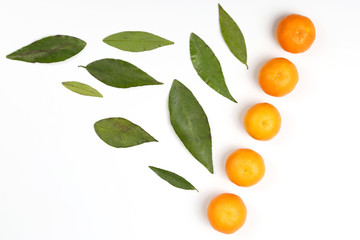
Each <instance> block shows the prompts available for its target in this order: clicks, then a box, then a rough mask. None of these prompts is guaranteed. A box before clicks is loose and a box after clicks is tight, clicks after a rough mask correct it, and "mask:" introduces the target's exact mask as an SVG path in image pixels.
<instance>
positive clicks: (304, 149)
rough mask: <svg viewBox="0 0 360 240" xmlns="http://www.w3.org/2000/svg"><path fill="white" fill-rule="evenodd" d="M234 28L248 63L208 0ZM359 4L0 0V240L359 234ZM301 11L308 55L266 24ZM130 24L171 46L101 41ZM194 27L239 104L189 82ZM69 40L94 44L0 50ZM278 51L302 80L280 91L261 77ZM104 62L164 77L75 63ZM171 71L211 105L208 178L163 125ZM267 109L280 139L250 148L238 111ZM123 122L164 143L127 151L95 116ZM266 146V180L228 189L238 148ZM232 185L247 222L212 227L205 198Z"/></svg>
mask: <svg viewBox="0 0 360 240" xmlns="http://www.w3.org/2000/svg"><path fill="white" fill-rule="evenodd" d="M218 2H220V3H221V4H222V6H223V8H224V9H225V10H226V11H227V12H228V13H229V14H230V15H231V16H232V17H233V18H234V20H235V21H236V22H237V23H238V25H239V26H240V28H241V30H242V32H243V34H244V36H245V38H246V44H247V49H248V64H249V67H250V69H249V70H246V68H245V66H244V65H242V64H241V63H240V62H239V61H238V60H237V59H236V58H235V57H234V56H233V55H232V54H231V52H230V51H229V49H228V48H227V46H226V45H225V43H224V41H223V39H222V36H221V34H220V30H219V24H218V9H217V3H218ZM359 11H360V4H359V2H358V1H356V0H352V1H350V0H342V1H314V0H304V1H288V0H283V1H281V0H276V1H265V0H264V1H240V0H221V1H214V0H206V1H205V0H203V1H194V0H191V1H190V0H182V1H169V0H161V1H160V0H157V1H155V0H152V1H150V0H142V1H141V0H132V1H124V0H116V1H115V0H113V1H111V0H102V1H89V0H87V1H82V0H81V1H76V0H62V1H45V0H32V1H10V0H5V1H4V0H3V1H2V4H1V8H0V22H1V39H0V43H1V47H0V71H1V77H0V78H1V79H0V81H1V86H0V104H1V118H0V239H1V240H63V239H67V240H79V239H86V240H97V239H106V240H113V239H127V240H132V239H159V240H165V239H166V240H167V239H172V240H180V239H181V240H183V239H209V240H210V239H217V240H218V239H246V240H250V239H293V240H295V239H347V240H350V239H360V230H359V222H360V217H359V216H360V205H359V202H360V197H359V183H360V174H359V167H360V156H359V151H358V149H359V140H358V136H359V134H360V124H359V114H358V112H359V103H360V94H359V88H360V79H359V70H358V69H359V60H358V59H359V54H360V47H359V46H360V44H359V39H360V38H359V37H360V34H359V32H360V31H359V23H360V15H359ZM290 13H298V14H303V15H306V16H308V17H309V18H310V19H311V20H312V21H313V22H314V24H315V26H316V31H317V36H316V40H315V42H314V44H313V46H312V47H311V49H310V50H309V51H307V52H306V53H303V54H297V55H294V54H290V53H287V52H285V51H284V50H282V49H281V48H280V46H279V45H278V44H277V42H276V40H275V37H274V32H275V26H276V23H277V22H278V21H279V19H280V18H282V17H283V16H285V15H287V14H290ZM126 30H142V31H148V32H151V33H154V34H157V35H160V36H162V37H165V38H167V39H169V40H172V41H174V42H175V45H172V46H166V47H163V48H159V49H156V50H153V51H149V52H143V53H129V52H124V51H120V50H118V49H115V48H113V47H110V46H108V45H106V44H104V43H103V42H102V39H103V38H104V37H106V36H108V35H110V34H113V33H117V32H120V31H126ZM191 32H194V33H196V34H198V35H199V36H200V37H201V38H202V39H203V40H204V41H205V42H206V43H207V44H208V45H209V46H210V47H211V48H212V49H213V51H214V52H215V54H216V55H217V57H218V58H219V60H220V62H221V64H222V68H223V72H224V75H225V78H226V83H227V85H228V87H229V89H230V92H231V93H232V95H233V96H234V97H235V99H237V101H238V104H234V103H233V102H231V101H229V100H228V99H226V98H224V97H222V96H221V95H219V94H217V93H216V92H215V91H213V90H212V89H211V88H209V87H208V86H207V85H206V84H205V83H204V82H202V80H201V79H200V78H199V77H198V76H197V74H196V72H195V70H194V69H193V67H192V64H191V61H190V57H189V46H188V41H189V36H190V33H191ZM55 34H66V35H71V36H76V37H79V38H81V39H83V40H85V41H86V42H87V46H86V48H85V49H84V50H83V51H82V52H81V53H80V54H79V55H77V56H76V57H74V58H71V59H69V60H67V61H65V62H62V63H57V64H30V63H25V62H20V61H12V60H8V59H6V57H5V56H6V55H7V54H9V53H11V52H13V51H15V50H17V49H19V48H20V47H23V46H25V45H27V44H29V43H31V42H33V41H35V40H38V39H40V38H42V37H45V36H49V35H55ZM273 57H286V58H288V59H289V60H291V61H292V62H293V63H294V64H295V65H296V66H297V68H298V71H299V75H300V80H299V83H298V85H297V87H296V88H295V90H294V91H293V92H292V93H291V94H290V95H288V96H285V97H282V98H274V97H271V96H268V95H266V94H265V93H264V92H262V90H261V88H260V87H259V86H258V84H257V72H258V70H259V68H260V67H261V65H262V64H263V63H264V62H266V61H267V60H269V59H270V58H273ZM101 58H118V59H122V60H125V61H129V62H131V63H133V64H135V65H136V66H138V67H139V68H141V69H143V70H144V71H145V72H147V73H148V74H150V75H151V76H153V77H154V78H155V79H157V80H158V81H161V82H164V83H165V84H164V85H161V86H146V87H138V88H132V89H116V88H111V87H109V86H106V85H104V84H102V83H101V82H99V81H97V80H96V79H95V78H93V77H92V76H91V75H90V74H89V73H87V72H86V70H85V69H83V68H78V67H77V66H78V65H86V64H88V63H90V62H92V61H95V60H98V59H101ZM173 79H178V80H180V81H181V82H183V83H184V84H185V85H186V86H187V87H188V88H189V89H191V91H192V92H193V93H194V95H195V96H196V97H197V99H198V101H199V102H200V103H201V105H202V106H203V108H204V110H205V112H206V113H207V115H208V118H209V122H210V126H211V130H212V136H213V158H214V169H215V174H214V175H211V174H210V173H209V172H207V170H206V169H205V168H204V167H203V166H202V165H201V164H199V163H198V162H197V161H196V160H195V159H194V158H193V157H192V156H191V155H190V154H189V153H188V152H187V150H186V149H185V147H184V146H183V145H182V143H181V142H180V140H179V139H178V138H177V136H176V135H175V133H174V131H173V129H172V127H171V125H170V123H169V114H168V109H167V98H168V93H169V89H170V87H171V83H172V81H173ZM63 81H80V82H83V83H87V84H89V85H91V86H93V87H95V88H96V89H97V90H99V91H100V92H101V93H102V94H103V95H104V98H103V99H100V98H91V97H85V96H81V95H77V94H75V93H73V92H70V91H69V90H67V89H65V88H64V87H63V86H62V85H61V82H63ZM258 102H269V103H271V104H273V105H275V106H276V107H277V108H278V109H279V111H280V113H281V115H282V120H283V121H282V128H281V131H280V133H279V134H278V135H277V136H276V137H275V138H274V139H272V140H270V141H267V142H259V141H256V140H254V139H252V138H251V137H249V136H248V135H247V134H246V132H245V131H244V127H243V125H242V117H243V115H244V112H245V111H246V110H247V109H248V108H249V107H250V106H251V105H252V104H255V103H258ZM107 117H124V118H127V119H129V120H130V121H132V122H134V123H136V124H138V125H140V126H141V127H143V128H144V129H145V130H147V131H148V132H149V133H150V134H151V135H153V136H154V137H155V138H156V139H158V140H159V142H158V143H146V144H143V145H140V146H136V147H132V148H128V149H116V148H112V147H110V146H108V145H106V144H105V143H103V142H102V141H101V140H100V139H99V138H98V137H97V135H96V134H95V132H94V130H93V124H94V123H95V122H96V121H98V120H100V119H103V118H107ZM241 147H247V148H251V149H253V150H255V151H257V152H258V153H260V154H261V155H262V156H263V158H264V160H265V164H266V174H265V177H264V178H263V179H262V181H261V182H260V183H258V184H257V185H255V186H253V187H250V188H241V187H237V186H235V185H234V184H232V183H231V182H230V181H229V180H228V179H227V177H226V174H225V171H224V164H225V160H226V158H227V156H228V155H229V154H230V153H231V152H232V151H233V150H235V149H237V148H241ZM149 165H154V166H157V167H160V168H165V169H168V170H171V171H174V172H176V173H178V174H180V175H182V176H183V177H185V178H186V179H187V180H189V181H190V182H191V183H193V184H194V185H195V186H196V187H197V188H198V189H199V190H200V192H199V193H197V192H196V191H184V190H181V189H177V188H174V187H172V186H170V185H168V184H167V183H166V182H165V181H163V180H161V179H160V178H159V177H157V176H156V175H155V174H154V173H153V172H152V171H151V170H150V169H148V166H149ZM223 192H231V193H235V194H238V195H239V196H240V197H241V198H242V199H243V200H244V202H245V204H246V206H247V209H248V218H247V221H246V223H245V225H244V226H243V228H241V230H239V231H238V232H236V233H235V234H232V235H224V234H221V233H218V232H216V231H215V230H213V229H212V228H211V226H210V225H209V223H208V221H207V218H206V208H207V204H208V203H209V201H210V199H211V198H212V197H214V196H216V195H217V194H220V193H223Z"/></svg>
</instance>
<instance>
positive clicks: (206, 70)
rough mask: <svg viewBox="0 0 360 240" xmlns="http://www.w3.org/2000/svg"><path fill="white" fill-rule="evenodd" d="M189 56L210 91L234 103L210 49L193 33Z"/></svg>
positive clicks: (218, 63) (218, 64)
mask: <svg viewBox="0 0 360 240" xmlns="http://www.w3.org/2000/svg"><path fill="white" fill-rule="evenodd" d="M190 55H191V61H192V64H193V66H194V68H195V70H196V72H197V73H198V75H199V76H200V78H201V79H202V80H203V81H204V82H205V83H206V84H207V85H209V86H210V87H211V88H212V89H214V90H215V91H217V92H218V93H220V94H221V95H223V96H224V97H226V98H228V99H230V100H231V101H233V102H235V103H236V100H235V99H234V98H233V97H232V96H231V94H230V92H229V89H228V88H227V86H226V83H225V79H224V75H223V72H222V69H221V65H220V62H219V60H218V59H217V58H216V56H215V54H214V52H213V51H212V50H211V49H210V47H209V46H208V45H207V44H206V43H205V42H204V41H203V40H202V39H201V38H200V37H199V36H197V35H196V34H195V33H191V35H190Z"/></svg>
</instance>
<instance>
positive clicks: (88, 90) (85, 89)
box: [62, 81, 103, 97]
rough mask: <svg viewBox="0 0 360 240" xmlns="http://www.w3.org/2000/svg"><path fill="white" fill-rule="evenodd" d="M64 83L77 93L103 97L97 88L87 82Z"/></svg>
mask: <svg viewBox="0 0 360 240" xmlns="http://www.w3.org/2000/svg"><path fill="white" fill-rule="evenodd" d="M62 85H63V86H64V87H66V88H67V89H69V90H70V91H73V92H75V93H78V94H81V95H84V96H90V97H103V95H101V93H99V92H98V91H97V90H96V89H94V88H92V87H90V86H89V85H87V84H84V83H81V82H74V81H69V82H63V83H62Z"/></svg>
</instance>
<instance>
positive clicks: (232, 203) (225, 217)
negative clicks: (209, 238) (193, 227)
mask: <svg viewBox="0 0 360 240" xmlns="http://www.w3.org/2000/svg"><path fill="white" fill-rule="evenodd" d="M246 213H247V210H246V206H245V204H244V202H243V201H242V199H241V198H240V197H239V196H237V195H235V194H232V193H223V194H220V195H218V196H216V197H215V198H213V199H212V200H211V202H210V204H209V206H208V209H207V216H208V219H209V222H210V224H211V226H212V227H213V228H214V229H215V230H217V231H219V232H221V233H226V234H230V233H234V232H236V231H237V230H239V229H240V228H241V227H242V226H243V225H244V223H245V220H246Z"/></svg>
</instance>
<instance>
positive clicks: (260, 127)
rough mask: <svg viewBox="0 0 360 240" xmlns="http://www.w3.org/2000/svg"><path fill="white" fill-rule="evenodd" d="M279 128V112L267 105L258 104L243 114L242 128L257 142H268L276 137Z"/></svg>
mask: <svg viewBox="0 0 360 240" xmlns="http://www.w3.org/2000/svg"><path fill="white" fill-rule="evenodd" d="M280 126H281V116H280V113H279V111H278V110H277V109H276V108H275V107H274V106H273V105H271V104H269V103H258V104H255V105H254V106H252V107H251V108H250V109H249V110H248V111H247V112H246V114H245V117H244V127H245V130H246V131H247V133H248V134H249V135H250V136H251V137H253V138H255V139H257V140H270V139H272V138H273V137H275V136H276V134H277V133H278V132H279V130H280Z"/></svg>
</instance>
